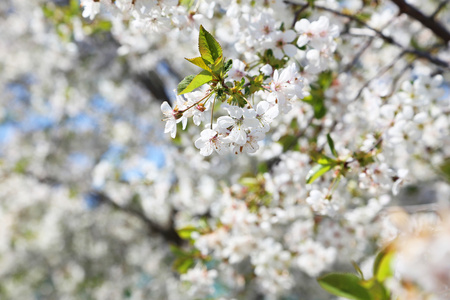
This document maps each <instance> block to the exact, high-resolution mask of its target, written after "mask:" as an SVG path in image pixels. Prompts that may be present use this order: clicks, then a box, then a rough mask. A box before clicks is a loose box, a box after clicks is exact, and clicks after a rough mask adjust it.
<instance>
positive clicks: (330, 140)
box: [327, 134, 338, 157]
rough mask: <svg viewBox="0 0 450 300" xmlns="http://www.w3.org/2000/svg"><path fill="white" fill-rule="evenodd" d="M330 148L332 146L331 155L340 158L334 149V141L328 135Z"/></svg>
mask: <svg viewBox="0 0 450 300" xmlns="http://www.w3.org/2000/svg"><path fill="white" fill-rule="evenodd" d="M327 141H328V146H330V150H331V153H333V155H334V157H338V154H337V152H336V149H335V148H334V141H333V139H332V138H331V136H330V134H327Z"/></svg>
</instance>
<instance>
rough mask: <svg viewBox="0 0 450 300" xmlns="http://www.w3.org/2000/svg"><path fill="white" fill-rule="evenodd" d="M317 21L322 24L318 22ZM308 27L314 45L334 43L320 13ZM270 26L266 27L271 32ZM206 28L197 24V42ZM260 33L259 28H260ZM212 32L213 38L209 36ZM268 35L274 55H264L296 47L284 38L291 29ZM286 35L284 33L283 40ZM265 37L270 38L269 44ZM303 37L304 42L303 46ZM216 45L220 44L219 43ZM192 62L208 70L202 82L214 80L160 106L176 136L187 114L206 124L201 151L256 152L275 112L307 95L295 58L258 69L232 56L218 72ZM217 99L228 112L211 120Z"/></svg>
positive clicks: (277, 54) (282, 54)
mask: <svg viewBox="0 0 450 300" xmlns="http://www.w3.org/2000/svg"><path fill="white" fill-rule="evenodd" d="M260 17H261V16H260ZM261 18H263V20H264V22H263V23H264V24H265V23H266V22H269V21H268V20H266V19H264V17H261ZM269 23H270V22H269ZM303 23H304V20H301V21H299V23H297V25H298V26H297V25H296V28H302V24H303ZM323 23H324V24H323ZM317 24H321V25H320V26H317ZM304 25H305V24H304ZM264 26H269V25H268V24H266V25H264ZM305 26H306V25H305ZM308 26H309V25H308ZM310 27H312V29H311V30H309V29H305V30H306V31H305V32H308V34H307V35H305V36H308V38H309V39H310V43H311V44H312V45H314V46H315V47H318V46H319V45H320V46H322V47H329V46H330V45H333V43H334V41H333V39H334V37H335V36H336V34H335V32H336V30H335V29H334V27H333V29H332V30H328V19H327V18H321V19H320V20H318V21H316V22H313V23H312V25H311V26H310ZM316 27H317V28H316ZM314 28H315V29H314ZM269 29H270V28H269ZM269 29H267V30H268V31H270V30H269ZM308 30H309V31H308ZM204 31H205V30H204V29H202V28H201V30H200V39H199V43H200V41H201V38H202V35H205V34H206V35H209V33H208V32H206V33H203V32H204ZM259 34H262V33H261V32H259ZM305 34H306V33H305ZM209 36H210V35H209ZM286 36H289V38H286ZM210 37H211V38H212V36H210ZM300 37H301V36H300ZM266 38H267V40H266V41H265V43H264V44H267V45H269V46H270V47H271V48H270V49H272V51H273V54H268V55H269V57H274V58H275V59H277V60H280V59H284V58H286V59H288V58H289V57H290V56H293V55H294V54H295V53H296V52H297V50H298V49H297V48H296V47H295V46H294V45H292V44H288V42H292V41H293V40H294V38H297V37H296V34H295V32H294V31H292V30H288V31H285V32H282V31H275V32H273V33H272V34H271V35H269V36H267V37H266ZM284 38H286V41H285V40H284ZM269 41H272V42H273V43H269ZM307 42H308V41H302V43H303V45H302V46H304V44H306V43H307ZM216 43H217V42H216ZM268 43H269V44H268ZM279 45H283V47H284V48H283V50H281V49H278V51H277V48H276V47H277V46H279ZM288 46H290V47H288ZM199 47H200V46H199ZM215 47H218V48H217V49H220V45H218V44H217V46H215ZM285 48H286V49H285ZM220 50H221V49H220ZM203 51H205V50H203ZM309 51H313V50H309ZM332 51H334V50H332ZM308 53H309V52H308ZM289 54H290V55H289ZM271 55H273V56H271ZM218 59H220V57H218ZM190 61H191V62H192V63H194V64H196V65H198V66H200V67H202V68H203V69H204V70H205V71H206V73H205V74H206V75H205V76H209V75H208V74H213V75H212V77H211V79H209V80H208V81H206V82H209V81H210V80H212V81H211V83H210V84H209V85H210V87H209V88H206V89H203V90H202V92H200V91H195V92H190V93H186V94H184V95H179V96H177V99H176V103H175V105H174V107H173V108H171V107H170V105H169V104H168V103H167V102H164V103H163V104H162V105H161V110H162V112H163V114H164V115H165V119H164V120H165V121H166V122H167V123H166V128H165V132H170V133H171V136H172V138H174V137H175V136H176V130H177V125H176V124H177V123H180V122H181V123H182V124H183V129H185V127H186V124H187V119H188V118H189V117H193V122H194V124H195V125H197V126H198V125H200V123H202V122H205V123H206V126H207V127H209V128H207V129H204V130H203V131H202V132H201V134H200V137H199V138H198V139H197V140H196V141H195V146H196V147H197V148H198V149H200V153H201V154H202V155H204V156H209V155H211V153H212V152H213V151H216V152H217V153H219V154H224V153H227V152H229V151H231V152H232V153H234V154H239V153H242V152H245V153H255V152H256V151H257V150H258V149H259V142H260V141H262V140H264V138H265V134H266V133H267V132H268V131H269V130H270V124H271V123H272V122H273V120H274V119H275V118H276V117H277V116H278V114H279V113H283V114H286V113H288V112H289V111H290V110H291V108H292V103H294V102H295V101H298V100H300V99H302V98H304V96H305V95H309V93H308V88H309V87H308V81H307V80H306V79H305V78H304V77H302V76H301V75H300V73H299V71H298V67H297V65H296V64H295V63H291V64H288V65H286V66H285V67H284V68H282V67H278V68H276V69H274V66H272V65H270V64H264V65H263V66H262V67H260V68H259V70H253V71H252V70H250V69H248V67H247V66H248V65H251V64H254V63H249V64H248V65H246V64H245V63H244V62H242V61H240V60H238V59H233V60H232V61H231V60H230V61H229V63H227V65H229V67H227V68H225V69H224V70H223V71H224V72H225V74H223V73H220V74H218V75H217V74H215V73H214V71H213V70H212V68H213V67H210V66H207V65H206V64H207V63H208V60H207V59H206V58H204V57H199V58H196V59H192V60H190ZM263 62H264V60H263V59H261V60H260V61H256V66H257V65H262V64H263ZM286 62H287V60H284V61H283V64H281V65H285V64H286ZM276 66H278V65H276ZM323 67H325V65H322V66H321V68H323ZM247 69H248V70H247ZM205 71H203V72H205ZM223 71H222V72H223ZM200 74H202V73H200ZM200 74H199V75H200ZM199 75H197V77H195V78H194V79H190V80H191V81H189V84H188V85H187V86H186V87H184V86H183V88H182V91H183V90H185V88H186V89H190V90H192V88H190V86H191V85H194V82H195V80H196V78H198V76H199ZM185 80H186V79H185ZM182 83H183V82H182ZM182 83H181V84H182ZM201 83H203V82H201V81H200V83H199V84H198V85H201ZM181 84H180V85H181ZM216 100H218V101H217V102H219V101H220V102H225V101H226V102H227V103H225V104H222V105H221V107H222V108H223V109H224V110H225V111H226V112H227V115H223V116H220V117H218V118H217V120H216V122H214V121H215V119H213V117H214V109H215V106H216V105H215V104H216ZM209 111H210V112H209ZM208 113H210V114H211V117H210V119H209V120H208V119H207V116H208Z"/></svg>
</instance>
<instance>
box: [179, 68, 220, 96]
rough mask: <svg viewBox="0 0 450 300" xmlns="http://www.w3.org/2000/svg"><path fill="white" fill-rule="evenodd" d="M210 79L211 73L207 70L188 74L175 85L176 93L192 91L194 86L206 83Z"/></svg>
mask: <svg viewBox="0 0 450 300" xmlns="http://www.w3.org/2000/svg"><path fill="white" fill-rule="evenodd" d="M211 80H212V75H211V73H210V72H208V71H201V72H200V73H198V74H197V75H196V76H194V75H189V76H187V77H185V78H184V79H183V80H182V81H181V82H180V83H179V84H178V87H177V92H178V95H181V94H186V93H189V92H192V91H193V90H195V89H196V88H198V87H200V86H202V85H204V84H205V83H208V82H210V81H211Z"/></svg>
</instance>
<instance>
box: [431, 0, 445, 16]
mask: <svg viewBox="0 0 450 300" xmlns="http://www.w3.org/2000/svg"><path fill="white" fill-rule="evenodd" d="M448 2H449V0H445V1H442V2H441V3H440V4H439V6H438V7H437V8H436V10H435V11H434V12H433V13H432V14H431V16H430V18H431V19H434V18H436V16H437V14H438V13H439V12H440V11H441V10H442V9H443V8H444V7H445V6H446V5H447V4H448Z"/></svg>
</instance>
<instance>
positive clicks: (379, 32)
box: [314, 5, 450, 68]
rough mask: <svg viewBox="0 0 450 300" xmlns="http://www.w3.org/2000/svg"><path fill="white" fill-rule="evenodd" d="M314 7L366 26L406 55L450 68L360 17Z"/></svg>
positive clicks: (445, 63) (326, 8)
mask: <svg viewBox="0 0 450 300" xmlns="http://www.w3.org/2000/svg"><path fill="white" fill-rule="evenodd" d="M314 7H315V8H317V9H320V10H324V11H328V12H330V13H333V14H335V15H337V16H341V17H345V18H348V19H350V20H352V21H355V22H356V23H358V24H359V25H361V26H364V27H366V28H368V29H370V30H372V31H373V32H375V34H376V35H378V36H379V37H380V38H381V39H383V40H384V41H385V42H386V43H388V44H392V45H395V46H397V47H399V48H401V49H402V50H403V52H405V53H409V54H413V55H415V56H417V57H420V58H423V59H426V60H428V61H429V62H431V63H433V64H435V65H437V66H440V67H444V68H449V67H450V66H449V64H448V63H447V62H445V61H443V60H441V59H439V58H437V57H434V56H431V55H430V54H429V53H428V52H425V51H421V50H417V49H410V48H405V47H403V46H402V45H401V44H399V43H398V42H397V41H395V40H394V39H393V38H392V37H390V36H387V35H385V34H383V33H382V32H381V31H379V30H377V29H375V28H373V27H372V26H370V25H368V24H367V23H365V22H364V21H363V20H361V19H359V18H358V17H356V16H354V15H350V14H346V13H343V12H340V11H337V10H334V9H331V8H328V7H324V6H320V5H315V6H314Z"/></svg>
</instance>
